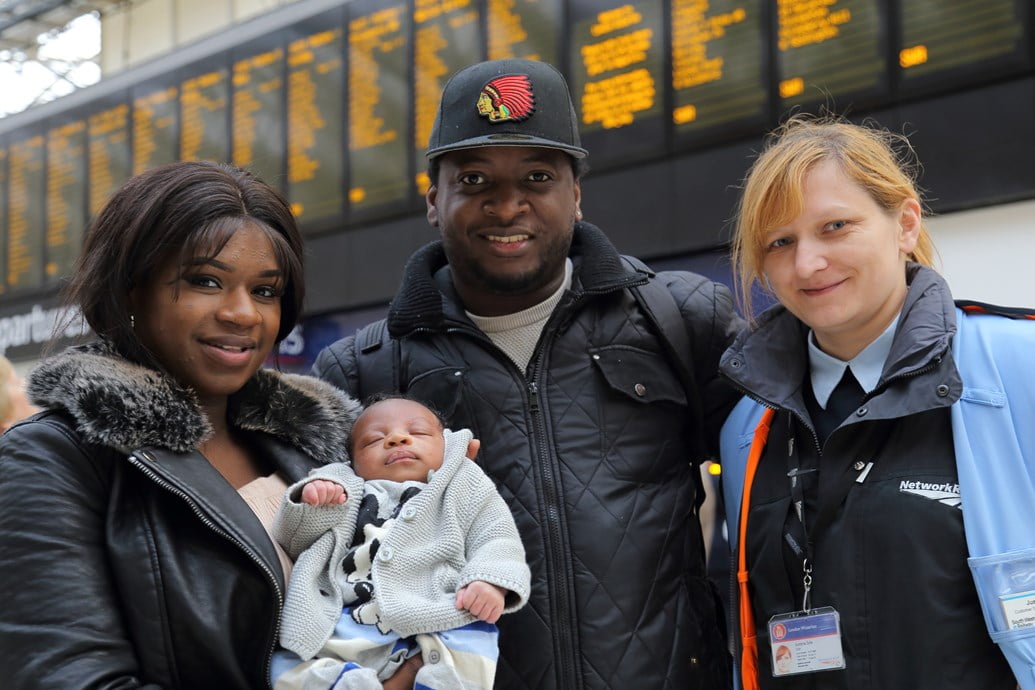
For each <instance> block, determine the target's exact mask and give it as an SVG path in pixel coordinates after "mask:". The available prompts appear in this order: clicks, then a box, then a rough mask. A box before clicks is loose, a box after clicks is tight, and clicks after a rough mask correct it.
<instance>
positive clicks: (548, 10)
mask: <svg viewBox="0 0 1035 690" xmlns="http://www.w3.org/2000/svg"><path fill="white" fill-rule="evenodd" d="M562 10H563V7H562V6H561V0H488V4H487V5H486V9H485V15H486V16H485V25H486V37H487V40H488V50H489V59H490V60H499V59H501V58H512V57H516V58H528V59H529V60H541V61H543V62H549V63H550V64H552V65H556V64H557V40H558V35H559V32H560V28H561V20H562V15H561V12H562Z"/></svg>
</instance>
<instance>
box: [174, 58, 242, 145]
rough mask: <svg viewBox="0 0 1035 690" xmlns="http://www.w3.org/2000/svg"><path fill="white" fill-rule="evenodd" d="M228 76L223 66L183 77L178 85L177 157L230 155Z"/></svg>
mask: <svg viewBox="0 0 1035 690" xmlns="http://www.w3.org/2000/svg"><path fill="white" fill-rule="evenodd" d="M229 107H230V80H229V79H228V75H227V70H226V69H225V68H219V67H217V68H213V69H211V70H206V71H204V72H202V73H201V74H198V75H195V76H191V77H188V78H187V79H184V81H183V83H182V84H181V86H180V160H185V161H196V160H205V161H225V160H227V159H228V158H229V153H230V151H229V142H230V137H229V126H230V123H229V120H228V119H227V118H228V117H229Z"/></svg>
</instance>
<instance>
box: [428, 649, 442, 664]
mask: <svg viewBox="0 0 1035 690" xmlns="http://www.w3.org/2000/svg"><path fill="white" fill-rule="evenodd" d="M441 658H442V657H441V656H439V653H438V650H437V649H432V650H431V651H430V652H428V663H429V664H437V663H438V662H439V661H440V660H441Z"/></svg>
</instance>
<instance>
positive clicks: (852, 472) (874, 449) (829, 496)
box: [784, 414, 897, 611]
mask: <svg viewBox="0 0 1035 690" xmlns="http://www.w3.org/2000/svg"><path fill="white" fill-rule="evenodd" d="M896 423H897V422H892V423H891V425H882V424H871V425H870V426H871V428H870V429H869V430H868V431H867V432H866V434H865V436H864V438H863V439H862V442H861V443H859V444H858V446H857V447H858V448H859V449H860V450H859V453H858V454H857V455H856V457H855V460H854V461H853V462H851V463H849V464H848V465H847V467H845V469H844V471H843V472H842V473H841V475H840V476H839V477H838V478H837V480H836V481H835V482H834V484H833V485H832V486H831V487H830V490H829V491H826V492H823V493H821V494H820V495H819V502H818V512H817V514H816V519H815V520H814V521H813V522H812V526H811V529H810V528H809V527H808V525H807V523H806V520H805V517H806V515H805V489H804V487H803V486H802V484H803V481H802V480H803V478H804V477H805V475H808V474H810V473H814V472H816V471H817V470H816V469H806V470H803V469H802V468H801V458H800V456H799V455H798V450H797V446H796V444H795V442H794V441H795V435H794V427H795V425H794V415H793V414H788V415H787V476H788V478H789V481H790V485H791V504H792V505H793V507H794V513H795V515H796V516H797V518H798V522H799V523H800V524H801V531H802V534H803V535H804V537H805V545H804V548H802V546H801V545H799V544H798V542H797V540H796V539H795V538H794V535H793V534H791V532H790V530H788V529H786V528H784V540H785V541H786V542H787V544H788V545H789V546H790V547H791V550H792V551H794V553H795V555H797V556H798V557H799V558H801V559H802V585H803V588H804V592H805V593H804V595H803V596H802V610H803V611H808V610H810V609H811V606H810V603H811V602H810V601H809V599H810V597H809V595H810V593H811V591H812V564H813V556H812V547H813V544H816V543H818V542H819V539H820V535H821V534H825V533H826V531H827V528H829V527H830V525H831V523H832V522H833V521H834V517H835V516H836V515H837V512H838V511H839V510H840V508H841V505H842V504H843V503H844V502H845V499H847V498H848V494H849V492H851V490H852V486H854V485H855V484H858V483H860V482H861V481H862V479H863V478H864V477H865V473H867V472H868V471H869V469H870V468H871V467H872V466H873V463H875V462H876V461H877V458H878V457H879V456H880V454H881V452H882V451H883V450H884V446H885V444H886V443H887V442H888V438H889V437H890V436H891V432H892V426H893V425H894V424H896ZM816 484H817V486H816V491H817V492H818V491H819V486H818V484H819V482H818V481H817V482H816Z"/></svg>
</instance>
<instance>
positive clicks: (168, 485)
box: [129, 450, 284, 688]
mask: <svg viewBox="0 0 1035 690" xmlns="http://www.w3.org/2000/svg"><path fill="white" fill-rule="evenodd" d="M129 461H130V463H131V464H132V465H133V466H134V467H136V468H137V469H139V470H140V471H141V472H143V473H144V474H145V475H147V477H148V478H149V479H151V480H152V481H153V482H154V483H155V484H157V485H158V486H160V487H162V488H163V489H165V490H166V491H168V492H170V493H172V494H174V495H175V496H178V497H179V498H181V499H183V501H184V502H185V503H186V504H187V505H188V506H190V508H191V510H192V511H194V514H195V515H196V516H197V517H198V519H199V520H201V522H202V524H204V525H205V526H206V527H208V528H209V529H210V530H211V531H213V532H214V533H216V534H218V535H220V536H221V537H223V538H224V539H226V540H227V541H229V542H230V543H231V544H234V545H235V546H237V547H238V549H240V550H241V551H243V552H244V553H245V554H246V555H247V556H248V558H250V559H251V560H252V561H253V562H254V563H255V564H256V565H257V566H259V568H260V569H261V570H262V571H263V573H264V574H265V575H266V579H267V580H268V581H269V583H270V585H272V587H273V591H274V593H275V594H276V595H277V601H276V603H277V615H276V616H274V620H273V638H272V640H273V644H271V645H268V646H267V650H266V663H265V665H264V667H263V671H264V674H265V678H266V686H267V688H269V687H270V681H269V678H270V667H271V665H272V663H273V651H274V648H275V647H276V641H277V639H278V638H279V637H280V612H281V611H282V610H283V609H284V595H283V593H282V592H281V591H280V586H279V585H278V584H277V576H276V575H275V574H274V572H273V571H272V570H271V569H270V567H269V566H267V565H266V563H265V562H264V561H263V560H262V558H260V557H259V556H258V555H257V554H255V553H253V552H252V551H251V549H249V548H248V547H247V546H245V545H244V544H243V543H242V542H241V541H240V540H239V539H237V538H236V537H234V536H233V535H231V534H229V533H228V532H227V531H226V530H223V529H221V528H220V527H219V526H218V525H216V523H215V522H213V521H212V520H211V518H209V517H208V515H206V514H205V512H204V511H203V510H201V508H200V507H199V506H198V504H197V503H195V501H194V499H192V498H191V497H190V496H188V495H187V493H186V492H185V491H183V489H181V488H179V487H178V486H176V485H175V484H173V483H172V482H170V481H169V480H167V479H165V478H164V477H162V476H161V475H159V474H158V473H157V472H155V471H154V470H152V469H151V468H150V467H149V466H148V465H147V464H145V461H150V462H151V463H155V462H157V458H155V456H154V455H152V454H151V453H150V452H148V451H146V450H137V451H134V452H132V453H130V455H129Z"/></svg>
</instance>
